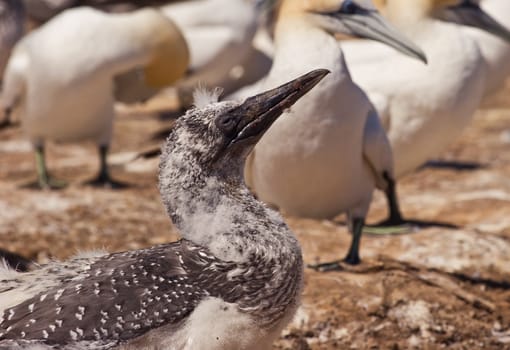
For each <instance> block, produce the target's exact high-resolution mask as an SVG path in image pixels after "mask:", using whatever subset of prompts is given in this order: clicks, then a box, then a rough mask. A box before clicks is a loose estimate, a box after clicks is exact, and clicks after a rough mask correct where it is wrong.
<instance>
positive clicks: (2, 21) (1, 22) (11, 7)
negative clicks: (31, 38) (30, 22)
mask: <svg viewBox="0 0 510 350" xmlns="http://www.w3.org/2000/svg"><path fill="white" fill-rule="evenodd" d="M23 18H24V11H23V4H21V2H20V1H19V0H2V1H0V80H1V77H2V76H3V74H4V70H5V66H6V64H7V60H8V59H9V55H10V54H11V49H12V48H13V47H14V44H16V42H17V41H18V40H19V38H21V36H22V35H23V25H24V23H23Z"/></svg>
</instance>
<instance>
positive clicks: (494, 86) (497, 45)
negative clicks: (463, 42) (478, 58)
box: [465, 0, 510, 96]
mask: <svg viewBox="0 0 510 350" xmlns="http://www.w3.org/2000/svg"><path fill="white" fill-rule="evenodd" d="M480 6H481V7H482V8H483V9H484V10H485V11H486V12H487V13H489V14H490V15H491V16H492V17H493V18H494V19H496V20H497V21H498V22H500V23H501V24H502V25H504V26H506V27H507V28H510V1H507V0H483V1H482V2H481V3H480ZM465 30H466V31H467V32H468V33H469V35H471V36H472V37H473V38H474V39H475V40H476V43H477V44H478V46H479V47H480V50H481V51H482V54H483V57H484V59H485V62H486V63H487V72H486V78H485V96H487V95H490V94H492V93H494V92H496V91H497V90H499V89H500V88H501V87H502V86H503V84H504V82H505V80H506V79H507V78H508V77H509V76H510V44H509V43H508V42H505V41H504V40H502V39H500V38H498V37H496V36H495V35H493V34H490V33H487V32H485V31H483V30H480V29H474V28H465Z"/></svg>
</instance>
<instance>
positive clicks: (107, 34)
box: [2, 8, 189, 187]
mask: <svg viewBox="0 0 510 350" xmlns="http://www.w3.org/2000/svg"><path fill="white" fill-rule="evenodd" d="M188 61H189V55H188V49H187V45H186V42H185V40H184V38H183V36H182V35H181V32H180V31H179V29H178V28H177V27H176V26H175V25H174V23H173V22H171V21H170V20H169V19H167V18H166V17H165V16H163V15H162V14H161V13H160V12H159V11H157V10H154V9H143V10H139V11H135V12H132V13H127V14H106V13H103V12H100V11H97V10H93V9H90V8H77V9H70V10H67V11H64V12H63V13H62V14H60V15H58V16H56V17H55V18H53V19H52V20H51V21H49V22H48V23H46V24H45V25H44V26H42V27H40V28H39V29H37V30H35V31H33V32H32V33H30V34H29V35H27V36H26V37H25V38H23V39H22V40H21V41H20V42H19V43H18V44H17V45H16V47H15V49H14V51H13V55H12V56H11V58H10V60H9V63H8V66H7V69H6V73H5V77H4V87H3V91H2V102H3V106H4V107H5V108H6V110H7V111H13V112H14V113H19V117H18V119H19V120H21V123H22V128H23V130H24V131H25V133H26V135H27V136H28V137H29V139H30V141H31V142H32V144H33V145H34V148H35V151H36V157H37V171H38V175H39V184H40V185H41V186H42V187H53V186H57V185H59V184H58V182H56V181H54V180H53V179H52V178H51V177H50V175H49V174H48V172H47V170H46V166H45V162H44V141H45V140H54V141H62V142H65V141H78V140H83V139H91V140H94V141H95V142H96V143H97V145H98V147H99V151H100V157H101V170H100V173H99V176H98V178H97V179H96V181H95V183H97V184H114V183H113V182H112V181H111V179H110V177H109V174H108V168H107V164H106V155H107V152H108V148H109V145H110V141H111V137H112V126H113V125H112V123H113V116H114V109H113V103H114V98H113V78H114V77H115V76H116V75H119V74H121V73H124V72H128V71H131V70H134V69H137V70H138V72H139V74H140V75H142V76H143V77H144V81H145V82H146V83H147V85H149V86H151V87H153V88H161V87H164V86H168V85H170V84H171V83H173V82H174V81H176V80H177V79H179V78H180V77H181V76H183V75H184V73H185V71H186V69H187V65H188Z"/></svg>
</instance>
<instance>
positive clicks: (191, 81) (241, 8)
mask: <svg viewBox="0 0 510 350" xmlns="http://www.w3.org/2000/svg"><path fill="white" fill-rule="evenodd" d="M161 9H162V11H163V13H164V14H165V15H166V16H167V17H169V18H170V19H172V20H173V21H175V23H177V25H178V26H179V28H180V29H181V30H182V32H183V34H184V37H185V38H186V41H187V42H188V45H189V47H190V54H191V64H190V71H191V74H190V76H189V77H188V78H187V79H185V80H184V81H183V82H181V83H180V84H179V85H180V86H181V89H184V90H189V91H191V90H193V89H194V87H195V86H196V85H197V84H204V85H206V86H208V87H212V88H213V87H216V86H219V87H221V88H223V89H224V90H225V91H226V92H229V91H233V90H235V89H236V88H238V87H239V85H240V84H242V82H239V81H237V80H238V78H236V77H234V76H233V74H232V70H233V69H234V68H236V67H238V66H240V65H241V64H243V63H245V61H246V60H248V58H249V56H250V55H251V54H253V53H254V49H253V46H252V41H253V38H254V36H255V33H256V31H257V27H258V23H259V17H260V12H261V9H260V8H259V7H258V6H257V3H256V0H193V1H187V2H182V3H175V4H169V5H166V6H163V7H162V8H161Z"/></svg>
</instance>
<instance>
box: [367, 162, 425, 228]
mask: <svg viewBox="0 0 510 350" xmlns="http://www.w3.org/2000/svg"><path fill="white" fill-rule="evenodd" d="M383 178H384V180H385V181H386V184H387V186H386V188H385V190H384V194H385V195H386V200H387V203H388V212H389V214H388V218H387V219H385V220H384V221H381V222H379V223H377V224H375V225H373V226H372V225H368V226H366V227H365V228H364V230H363V231H364V232H365V233H368V234H374V235H391V234H406V233H410V232H414V231H415V229H416V227H415V225H413V224H412V222H411V221H409V220H406V219H404V218H403V216H402V212H401V211H400V205H399V202H398V196H397V186H396V181H395V179H394V178H393V177H392V176H390V175H389V174H388V173H387V172H384V173H383Z"/></svg>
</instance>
